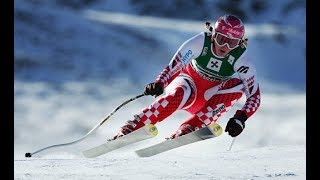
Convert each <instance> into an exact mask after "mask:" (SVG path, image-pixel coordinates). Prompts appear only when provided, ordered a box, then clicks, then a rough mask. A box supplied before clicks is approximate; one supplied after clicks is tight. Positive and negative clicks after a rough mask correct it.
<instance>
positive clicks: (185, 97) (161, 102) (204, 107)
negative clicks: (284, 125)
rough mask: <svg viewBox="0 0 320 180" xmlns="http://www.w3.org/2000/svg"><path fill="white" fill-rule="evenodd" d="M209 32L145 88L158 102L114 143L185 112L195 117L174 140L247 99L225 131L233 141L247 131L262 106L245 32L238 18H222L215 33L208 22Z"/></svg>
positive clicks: (194, 39)
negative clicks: (247, 122)
mask: <svg viewBox="0 0 320 180" xmlns="http://www.w3.org/2000/svg"><path fill="white" fill-rule="evenodd" d="M206 27H207V28H208V30H209V31H207V32H201V33H199V34H197V35H195V36H194V37H192V38H190V39H188V40H187V41H185V42H184V43H183V44H182V45H181V46H180V48H179V49H178V50H177V52H176V53H175V54H174V56H173V58H172V59H171V61H170V63H169V65H167V66H166V67H165V68H164V69H163V71H162V72H161V73H160V74H159V75H158V76H157V78H156V80H155V82H152V83H150V84H148V85H146V86H145V88H144V93H145V94H146V95H152V96H155V97H156V98H157V99H156V100H155V101H154V102H153V103H152V104H151V105H150V106H149V107H147V108H144V109H142V110H141V111H140V112H139V113H138V114H136V115H134V118H133V119H132V120H129V121H127V122H126V123H125V125H124V126H122V127H121V128H120V130H119V132H118V133H117V134H116V135H115V136H114V137H113V138H112V140H114V139H117V138H118V137H120V136H123V135H126V134H129V133H131V132H132V131H135V130H137V129H139V128H141V127H142V126H144V125H145V124H156V123H158V122H161V121H162V120H164V119H166V118H167V117H168V116H170V115H171V114H172V113H174V112H175V111H177V110H185V111H187V112H189V113H190V114H191V115H192V116H191V117H190V118H189V119H187V120H186V121H184V122H183V123H182V124H181V125H180V127H179V129H178V130H177V131H176V132H175V133H174V134H172V135H171V136H170V138H171V139H174V138H176V137H178V136H182V135H184V134H187V133H190V132H192V131H195V130H198V129H200V128H203V127H206V126H208V125H210V124H211V123H214V122H216V121H217V120H218V119H219V118H220V117H221V116H222V115H223V114H224V113H226V112H227V111H228V110H230V109H231V108H232V107H233V105H234V104H235V103H236V102H237V101H238V100H239V99H240V98H241V97H242V95H243V94H245V96H246V102H245V104H244V105H243V107H242V109H239V110H237V111H236V113H235V114H234V116H233V117H231V118H230V119H229V121H228V123H227V125H226V128H225V132H228V134H229V135H230V136H232V137H236V136H238V135H239V134H240V133H241V132H242V131H243V129H244V127H245V122H246V120H247V119H248V118H249V117H250V116H252V115H253V114H254V113H255V112H256V111H257V109H258V108H259V106H260V90H259V83H258V80H257V75H256V71H255V67H254V66H253V64H252V63H251V62H250V61H249V56H248V54H247V38H246V36H245V27H244V25H243V23H242V21H241V19H239V18H238V17H236V16H234V15H224V16H221V17H219V18H218V19H217V21H216V22H215V24H214V27H212V26H211V25H210V23H209V22H206ZM163 92H165V93H164V95H162V94H163ZM160 95H162V96H160Z"/></svg>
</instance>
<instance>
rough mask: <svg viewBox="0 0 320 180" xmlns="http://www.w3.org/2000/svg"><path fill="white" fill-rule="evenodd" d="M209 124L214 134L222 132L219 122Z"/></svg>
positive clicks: (217, 134) (218, 134)
mask: <svg viewBox="0 0 320 180" xmlns="http://www.w3.org/2000/svg"><path fill="white" fill-rule="evenodd" d="M209 126H210V128H211V130H212V131H213V133H214V134H215V135H216V136H220V135H221V134H222V127H221V126H220V125H219V124H217V123H212V124H210V125H209Z"/></svg>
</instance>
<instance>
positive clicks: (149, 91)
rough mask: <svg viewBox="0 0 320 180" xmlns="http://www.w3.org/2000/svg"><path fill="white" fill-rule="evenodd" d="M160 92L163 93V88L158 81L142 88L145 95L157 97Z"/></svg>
mask: <svg viewBox="0 0 320 180" xmlns="http://www.w3.org/2000/svg"><path fill="white" fill-rule="evenodd" d="M162 93H163V88H162V86H161V83H160V82H154V83H149V84H148V85H146V86H145V88H144V94H145V95H151V96H155V97H157V96H159V95H161V94H162Z"/></svg>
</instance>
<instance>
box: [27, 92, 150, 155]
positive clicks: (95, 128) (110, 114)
mask: <svg viewBox="0 0 320 180" xmlns="http://www.w3.org/2000/svg"><path fill="white" fill-rule="evenodd" d="M145 95H146V94H140V95H138V96H135V97H133V98H131V99H128V100H126V101H125V102H123V103H122V104H120V105H119V106H118V107H116V108H115V109H114V110H113V111H112V112H111V113H109V114H108V115H107V116H106V117H105V118H104V119H103V120H102V121H101V122H100V123H98V124H97V125H96V126H94V127H93V128H92V129H91V130H90V131H89V132H88V133H87V134H86V135H85V136H83V137H82V138H80V139H78V140H75V141H72V142H69V143H64V144H56V145H52V146H48V147H45V148H42V149H40V150H37V151H35V152H33V153H29V152H28V153H26V154H25V157H31V156H32V155H34V154H37V153H39V152H41V151H44V150H46V149H49V148H53V147H59V146H66V145H71V144H75V143H78V142H80V141H82V140H83V139H85V138H86V137H87V136H89V135H90V134H91V133H93V132H94V131H95V130H97V129H98V127H100V126H101V125H102V124H103V123H105V122H106V121H107V120H108V119H109V118H110V117H111V116H112V115H113V114H114V113H115V112H116V111H118V110H119V109H120V108H121V107H123V106H124V105H126V104H128V103H129V102H131V101H133V100H135V99H138V98H140V97H142V96H145Z"/></svg>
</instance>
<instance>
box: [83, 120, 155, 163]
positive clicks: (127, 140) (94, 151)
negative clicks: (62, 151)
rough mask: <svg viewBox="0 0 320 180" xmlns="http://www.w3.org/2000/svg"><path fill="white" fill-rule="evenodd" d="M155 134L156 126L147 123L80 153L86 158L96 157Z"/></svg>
mask: <svg viewBox="0 0 320 180" xmlns="http://www.w3.org/2000/svg"><path fill="white" fill-rule="evenodd" d="M157 134H158V129H157V127H156V126H154V125H152V124H147V125H145V126H144V127H142V128H140V129H138V130H136V131H133V132H132V133H130V134H127V135H124V136H121V137H119V138H117V139H116V140H111V141H108V142H106V143H103V144H101V145H99V146H96V147H93V148H91V149H88V150H85V151H82V154H83V155H84V157H87V158H94V157H98V156H100V155H103V154H105V153H108V152H111V151H113V150H116V149H119V148H122V147H124V146H127V145H129V144H133V143H136V142H139V141H142V140H146V139H149V138H152V137H155V136H156V135H157Z"/></svg>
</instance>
